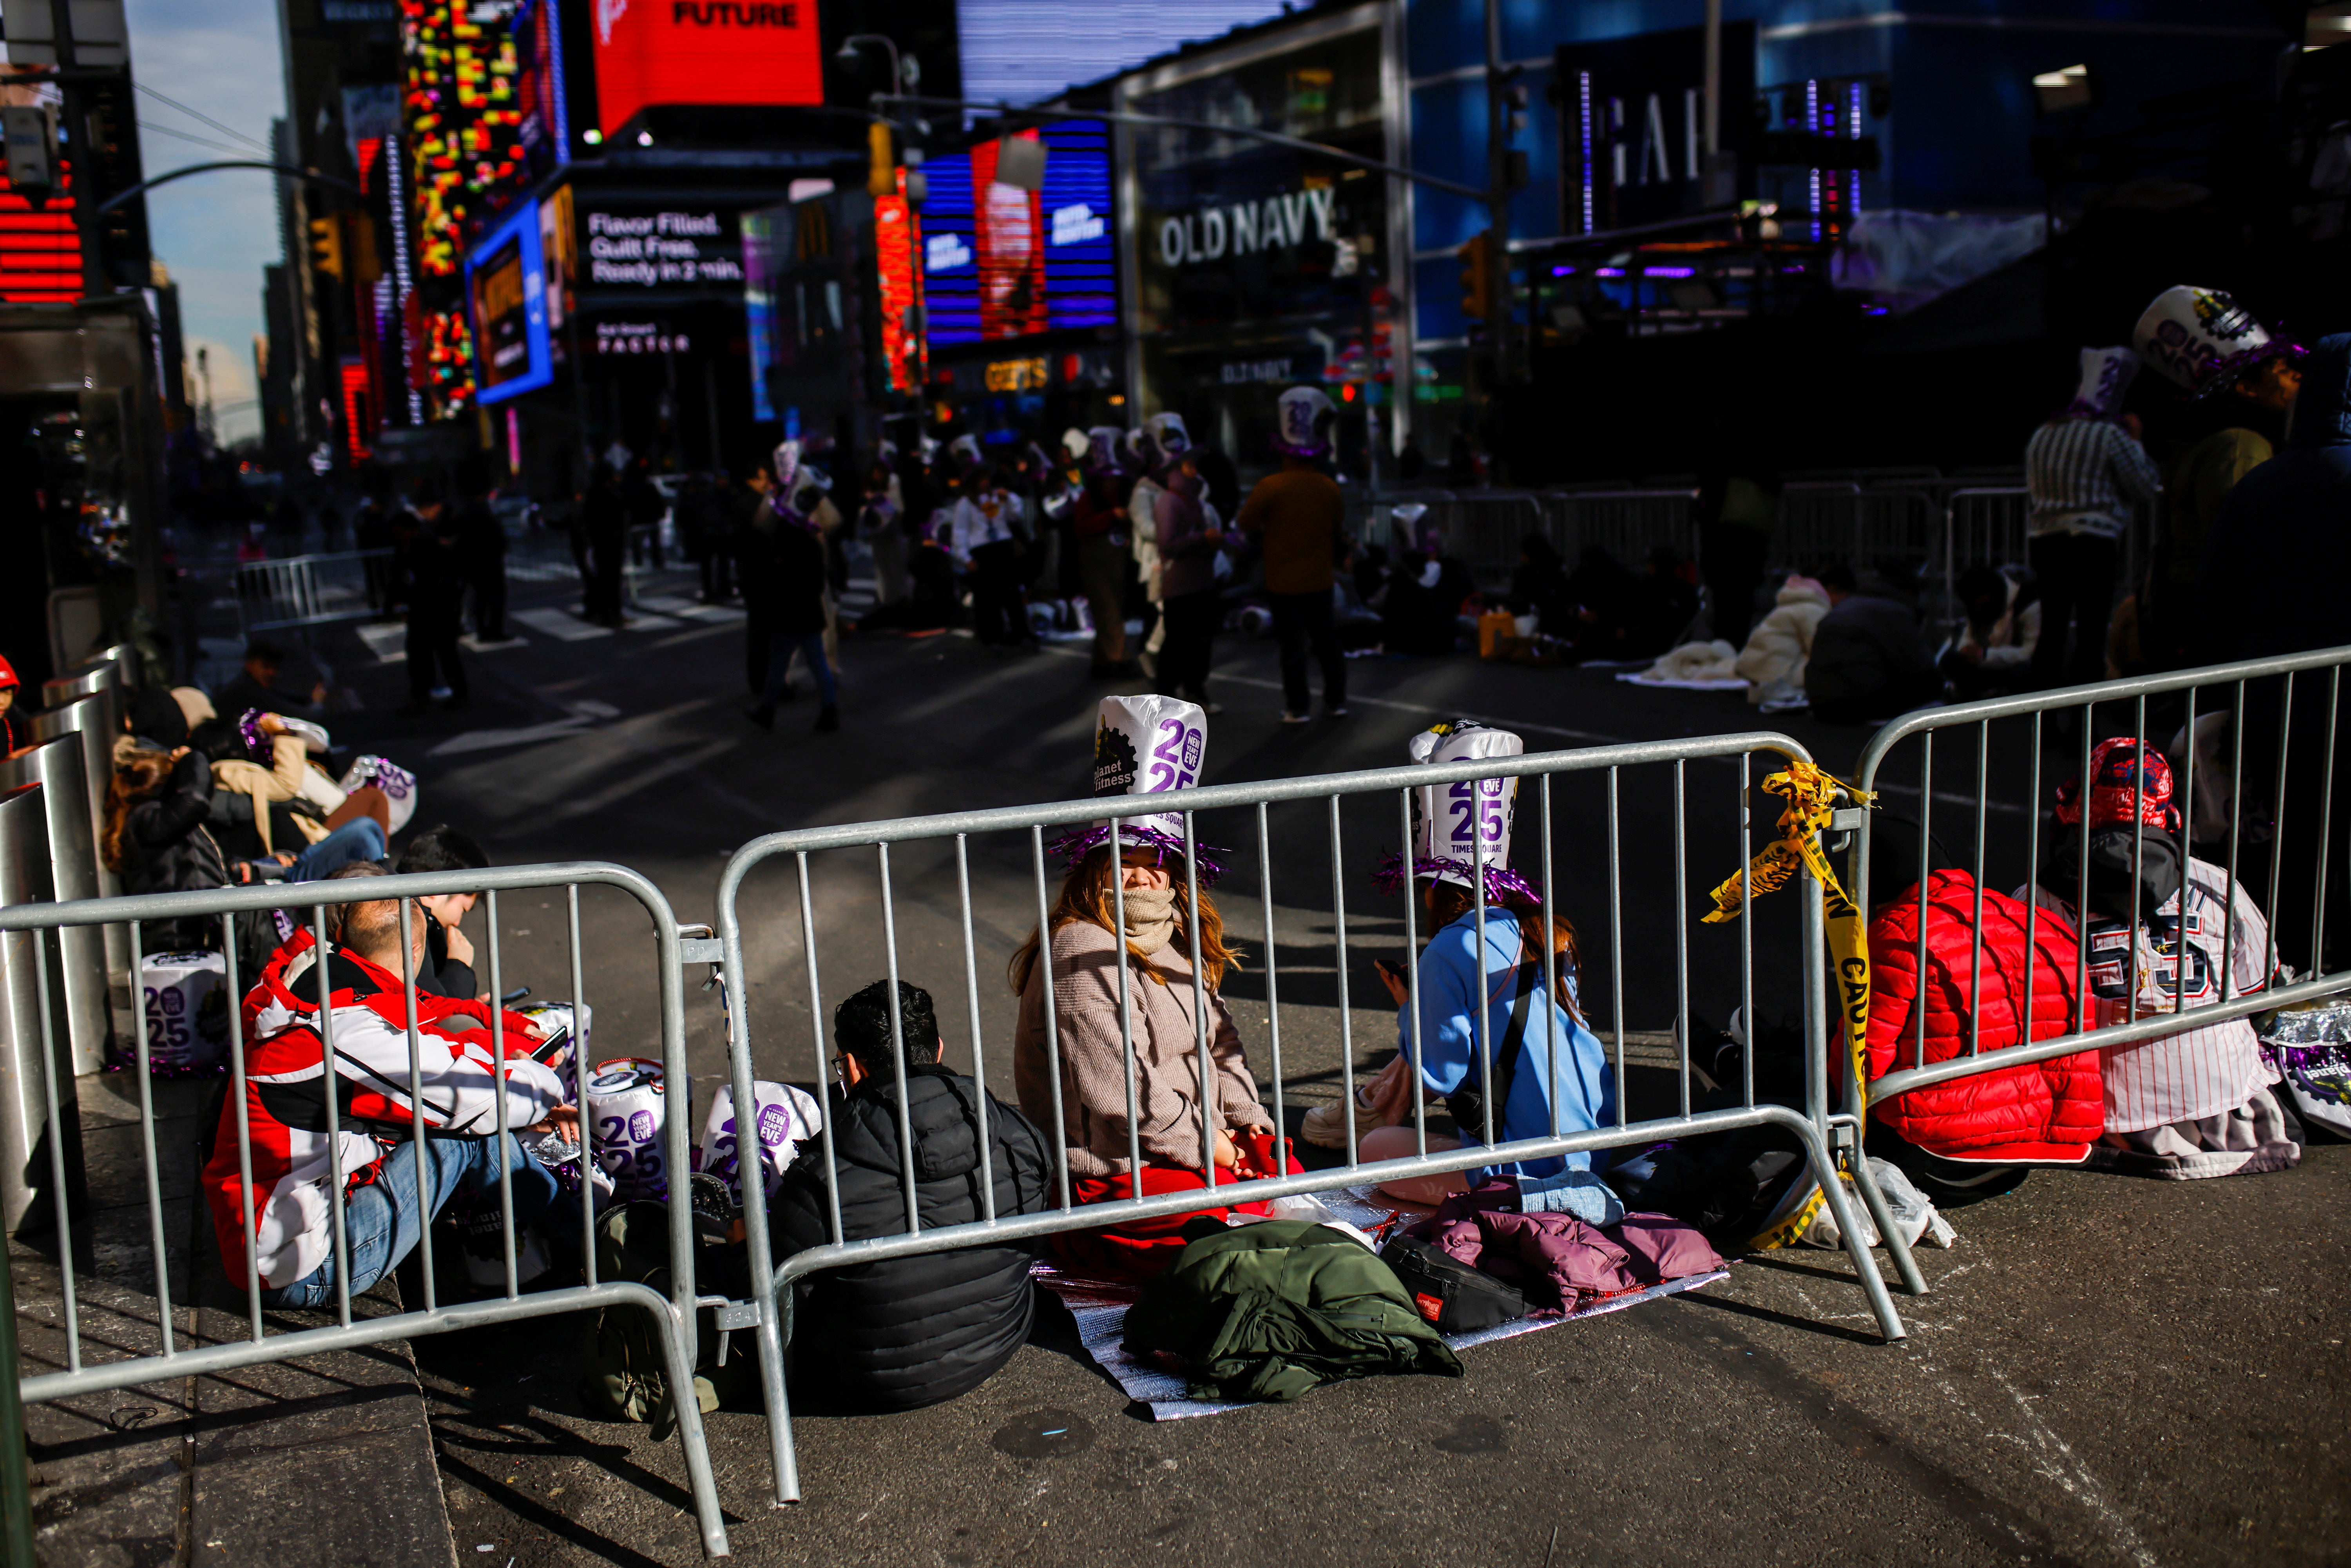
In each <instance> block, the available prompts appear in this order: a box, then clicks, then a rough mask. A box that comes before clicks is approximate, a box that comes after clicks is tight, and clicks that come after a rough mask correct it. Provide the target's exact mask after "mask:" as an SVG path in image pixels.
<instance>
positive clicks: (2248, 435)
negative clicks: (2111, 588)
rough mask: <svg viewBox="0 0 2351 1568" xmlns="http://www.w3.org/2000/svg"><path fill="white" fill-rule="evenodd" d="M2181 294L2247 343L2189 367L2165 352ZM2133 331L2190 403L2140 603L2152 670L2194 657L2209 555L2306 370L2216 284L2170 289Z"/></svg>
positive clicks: (2288, 413) (2180, 420)
mask: <svg viewBox="0 0 2351 1568" xmlns="http://www.w3.org/2000/svg"><path fill="white" fill-rule="evenodd" d="M2182 292H2185V293H2187V294H2190V295H2195V296H2197V297H2198V307H2199V315H2202V314H2203V313H2205V312H2207V311H2210V312H2217V313H2218V314H2217V316H2216V319H2215V324H2216V325H2219V326H2225V327H2228V328H2230V329H2232V330H2233V333H2234V336H2233V337H2231V339H2230V340H2229V341H2232V342H2242V343H2245V344H2247V345H2248V347H2247V348H2246V349H2244V350H2239V351H2238V352H2237V353H2235V354H2226V355H2221V356H2219V357H2215V358H2206V359H2201V360H2197V361H2194V362H2193V363H2192V364H2183V362H2182V360H2181V358H2180V357H2179V356H2176V355H2175V356H2172V357H2168V358H2167V357H2166V355H2165V354H2164V352H2163V351H2162V350H2160V349H2159V348H2158V339H2156V338H2154V337H2152V336H2150V327H2151V325H2152V324H2154V323H2156V322H2158V320H2159V319H2160V318H2161V317H2162V315H2163V309H2162V308H2163V307H2164V305H2165V304H2166V302H2167V301H2168V300H2169V299H2171V298H2173V297H2174V296H2176V295H2179V294H2180V293H2182ZM2132 336H2133V339H2134V340H2135V341H2136V343H2137V347H2138V350H2139V352H2140V354H2141V355H2142V356H2144V357H2146V358H2147V360H2148V361H2149V362H2151V363H2152V364H2154V365H2155V367H2156V368H2157V369H2158V371H2161V372H2162V373H2164V374H2165V375H2167V376H2168V377H2169V378H2170V379H2171V380H2172V381H2174V382H2178V383H2179V385H2180V386H2181V387H2182V388H2183V389H2185V390H2186V391H2187V392H2188V393H2189V397H2190V399H2191V400H2192V401H2191V402H2189V404H2188V406H2187V407H2186V408H2185V409H2184V410H2182V411H2180V412H2179V413H2178V415H2177V416H2176V417H2175V418H2174V419H2173V420H2172V421H2171V422H2170V424H2171V429H2170V431H2169V435H2170V440H2169V442H2168V445H2169V448H2170V455H2169V457H2168V460H2167V461H2166V462H2165V463H2164V465H2163V503H2162V507H2161V508H2160V511H2159V514H2158V527H2157V528H2156V534H2155V548H2154V549H2153V550H2152V552H2150V559H2149V561H2148V566H2147V586H2146V590H2145V591H2144V592H2142V593H2141V595H2140V596H2139V605H2138V632H2139V641H2140V643H2141V645H2142V646H2143V647H2144V648H2145V649H2146V650H2147V655H2148V657H2149V659H2150V661H2151V662H2152V664H2154V667H2155V668H2157V669H2161V670H2171V669H2185V668H2187V667H2188V666H2189V665H2190V664H2194V663H2195V662H2196V661H2197V656H2198V649H2199V642H2200V640H2201V636H2202V632H2201V628H2202V626H2203V625H2204V624H2205V622H2204V621H2203V618H2202V616H2201V615H2200V614H2199V610H2198V607H2197V580H2198V577H2199V574H2200V572H2201V570H2202V563H2203V560H2204V557H2205V555H2206V553H2207V550H2208V548H2209V546H2210V543H2211V540H2212V538H2213V535H2214V533H2215V532H2216V531H2217V529H2218V528H2219V526H2220V516H2221V514H2222V512H2223V511H2224V510H2225V509H2226V508H2227V507H2228V502H2229V497H2230V495H2231V492H2233V491H2234V490H2235V488H2236V486H2238V485H2239V484H2241V482H2242V481H2243V480H2244V479H2245V478H2246V477H2247V476H2249V475H2251V474H2252V472H2253V470H2255V469H2256V468H2259V467H2261V466H2262V465H2264V464H2266V463H2268V462H2269V461H2270V460H2271V459H2272V458H2273V456H2275V455H2276V454H2277V452H2278V450H2279V449H2280V447H2282V446H2283V444H2285V438H2286V431H2287V428H2288V427H2289V426H2290V425H2292V424H2294V423H2297V415H2296V413H2295V405H2296V399H2297V398H2298V397H2299V395H2300V392H2301V389H2302V382H2303V376H2304V371H2303V369H2302V366H2301V364H2300V356H2299V355H2298V354H2297V353H2296V352H2295V350H2294V349H2293V347H2292V346H2291V345H2289V344H2286V343H2283V342H2280V341H2278V340H2275V339H2273V338H2272V337H2271V336H2270V335H2269V334H2268V333H2267V332H2266V331H2264V330H2262V328H2261V327H2260V325H2259V324H2258V323H2257V322H2255V321H2254V320H2253V319H2252V316H2251V315H2250V314H2249V313H2248V312H2246V311H2245V310H2244V309H2243V308H2241V306H2239V305H2238V304H2237V302H2236V301H2235V300H2233V299H2231V298H2229V297H2228V296H2227V295H2226V294H2223V293H2220V292H2219V291H2218V290H2202V289H2189V290H2184V291H2183V290H2177V289H2174V290H2167V291H2166V293H2165V294H2164V295H2162V296H2158V298H2157V300H2156V302H2155V304H2154V305H2153V306H2150V307H2149V308H2148V310H2147V316H2146V317H2145V318H2142V319H2141V320H2140V323H2139V326H2138V328H2137V329H2136V330H2135V331H2134V332H2133V334H2132ZM2192 346H2194V345H2192V344H2191V347H2192Z"/></svg>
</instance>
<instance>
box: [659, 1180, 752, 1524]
mask: <svg viewBox="0 0 2351 1568" xmlns="http://www.w3.org/2000/svg"><path fill="white" fill-rule="evenodd" d="M679 1218H683V1217H682V1216H679V1215H678V1214H676V1213H675V1212H674V1211H673V1212H672V1215H671V1221H672V1223H673V1224H674V1223H675V1222H676V1221H677V1220H678V1219H679ZM646 1310H647V1311H648V1312H652V1313H653V1317H654V1320H655V1322H656V1323H657V1325H658V1327H659V1328H660V1331H661V1340H662V1359H663V1361H664V1362H665V1363H667V1364H668V1369H669V1398H670V1408H671V1409H672V1410H674V1412H676V1415H677V1441H678V1446H679V1447H680V1448H684V1450H685V1479H686V1484H687V1486H688V1487H689V1488H691V1489H692V1490H693V1492H694V1512H695V1519H696V1520H697V1521H699V1523H700V1524H701V1526H702V1551H703V1555H705V1556H706V1557H726V1556H728V1555H730V1554H731V1552H730V1549H729V1548H728V1546H727V1544H726V1512H725V1511H724V1510H722V1509H721V1508H720V1507H719V1506H718V1483H717V1481H716V1479H714V1478H713V1477H712V1475H711V1473H710V1445H709V1443H708V1442H707V1441H706V1440H705V1437H704V1436H703V1431H702V1401H701V1400H699V1399H697V1398H695V1394H694V1352H695V1341H696V1339H697V1338H698V1336H697V1335H696V1333H695V1326H694V1320H693V1319H691V1318H688V1319H687V1320H686V1321H685V1322H683V1323H681V1322H679V1321H678V1317H677V1312H676V1309H675V1308H674V1307H672V1306H671V1305H670V1304H669V1303H668V1302H666V1301H664V1302H663V1303H662V1304H661V1305H660V1306H659V1307H653V1306H648V1307H647V1308H646Z"/></svg>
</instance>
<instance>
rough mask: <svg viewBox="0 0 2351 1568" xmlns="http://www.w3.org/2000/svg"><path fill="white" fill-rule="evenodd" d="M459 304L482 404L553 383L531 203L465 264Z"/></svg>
mask: <svg viewBox="0 0 2351 1568" xmlns="http://www.w3.org/2000/svg"><path fill="white" fill-rule="evenodd" d="M465 300H466V303H467V304H468V305H469V306H471V307H472V310H473V327H474V331H473V339H474V361H475V362H474V379H475V385H476V386H478V387H479V388H480V392H479V393H478V395H479V397H480V398H481V401H482V402H486V403H492V402H502V401H503V400H505V399H507V398H510V397H515V396H517V395H519V394H520V393H523V392H530V391H533V390H535V389H537V388H538V387H543V386H545V385H547V384H548V382H549V381H551V380H553V379H554V375H555V366H554V362H553V358H552V355H551V353H550V351H549V340H548V334H547V267H546V263H545V261H544V259H543V256H542V252H541V250H540V248H539V232H538V204H536V203H531V204H526V205H525V206H524V207H523V208H522V210H521V211H519V212H517V213H516V214H514V215H513V216H512V217H510V218H508V219H507V221H506V222H505V223H504V224H501V225H499V226H498V228H497V229H496V232H495V233H493V234H492V235H490V236H489V237H488V238H487V239H486V240H484V241H483V242H482V244H481V246H479V248H477V249H476V250H475V252H474V254H473V255H472V256H468V257H467V258H466V261H465Z"/></svg>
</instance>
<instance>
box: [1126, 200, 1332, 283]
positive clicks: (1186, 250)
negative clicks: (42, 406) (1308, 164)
mask: <svg viewBox="0 0 2351 1568" xmlns="http://www.w3.org/2000/svg"><path fill="white" fill-rule="evenodd" d="M1331 204H1332V190H1331V187H1330V186H1328V185H1322V186H1319V187H1317V188H1315V189H1313V190H1309V191H1290V192H1285V193H1281V194H1280V195H1272V196H1265V197H1261V198H1259V199H1258V200H1256V201H1249V202H1238V203H1235V204H1232V205H1230V206H1222V207H1205V208H1203V209H1201V210H1200V211H1199V212H1196V213H1186V214H1184V215H1183V216H1181V217H1169V218H1164V219H1162V220H1161V221H1160V225H1159V259H1160V260H1162V261H1164V262H1165V263H1166V264H1167V265H1168V266H1170V267H1190V266H1192V265H1194V264H1195V263H1197V262H1203V261H1221V260H1223V259H1224V258H1225V257H1226V256H1249V255H1251V254H1253V253H1255V252H1258V251H1261V250H1282V249H1287V248H1289V247H1290V246H1294V245H1297V244H1299V243H1300V242H1301V241H1302V240H1305V239H1307V238H1310V237H1311V238H1313V239H1317V240H1328V239H1330V238H1331ZM1310 228H1311V231H1312V232H1311V235H1310V234H1309V232H1308V231H1309V229H1310Z"/></svg>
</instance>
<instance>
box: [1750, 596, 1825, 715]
mask: <svg viewBox="0 0 2351 1568" xmlns="http://www.w3.org/2000/svg"><path fill="white" fill-rule="evenodd" d="M1828 612H1829V591H1828V590H1827V589H1825V588H1823V587H1822V586H1821V585H1820V584H1819V583H1817V582H1814V581H1813V580H1812V579H1811V578H1809V577H1791V578H1789V579H1788V580H1787V581H1786V582H1784V583H1782V584H1781V585H1780V591H1779V593H1778V595H1777V596H1776V598H1775V599H1774V601H1773V603H1772V605H1771V613H1770V614H1768V615H1766V616H1764V617H1763V619H1762V620H1761V621H1760V622H1756V625H1755V630H1754V631H1752V632H1749V633H1748V634H1747V646H1746V647H1744V648H1742V649H1740V653H1739V662H1738V664H1736V665H1735V666H1733V667H1734V668H1736V669H1737V670H1738V672H1739V674H1740V675H1741V676H1742V677H1743V678H1744V679H1745V680H1746V682H1747V700H1748V701H1749V702H1750V703H1754V704H1758V705H1761V704H1763V703H1767V702H1771V700H1773V699H1774V698H1775V697H1789V696H1801V695H1802V694H1803V690H1804V664H1805V663H1806V662H1807V661H1808V660H1810V659H1811V658H1812V656H1813V632H1814V630H1816V629H1817V628H1818V627H1819V625H1820V623H1821V617H1823V616H1824V615H1826V614H1827V613H1828Z"/></svg>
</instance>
